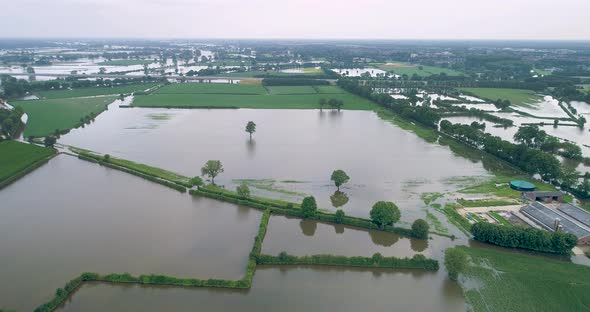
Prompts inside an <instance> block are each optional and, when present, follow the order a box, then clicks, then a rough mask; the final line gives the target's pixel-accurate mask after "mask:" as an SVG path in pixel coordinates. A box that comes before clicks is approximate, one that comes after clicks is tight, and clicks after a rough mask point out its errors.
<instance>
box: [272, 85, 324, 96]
mask: <svg viewBox="0 0 590 312" xmlns="http://www.w3.org/2000/svg"><path fill="white" fill-rule="evenodd" d="M266 88H267V90H268V91H269V93H270V94H271V95H289V94H316V93H317V91H316V90H315V89H314V88H313V87H311V86H273V87H266Z"/></svg>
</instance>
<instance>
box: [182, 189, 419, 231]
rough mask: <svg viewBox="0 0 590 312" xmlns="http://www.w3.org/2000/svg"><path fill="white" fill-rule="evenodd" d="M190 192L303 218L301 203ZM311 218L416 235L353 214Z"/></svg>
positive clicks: (320, 215) (229, 194) (404, 229)
mask: <svg viewBox="0 0 590 312" xmlns="http://www.w3.org/2000/svg"><path fill="white" fill-rule="evenodd" d="M189 193H190V194H191V195H200V196H205V197H209V198H213V199H217V200H221V201H226V202H230V203H233V204H237V205H243V206H249V207H252V208H256V209H261V210H266V209H267V208H270V209H271V211H272V213H276V214H282V215H286V216H292V217H298V218H303V215H302V213H301V210H300V209H299V204H294V203H287V202H284V203H279V202H277V201H272V200H268V201H265V200H264V199H261V198H241V197H239V196H238V195H237V194H234V193H233V192H230V191H227V190H218V191H215V190H211V189H209V188H207V187H199V189H198V190H190V191H189ZM309 219H315V220H319V221H322V222H329V223H337V224H344V225H350V226H355V227H359V228H363V229H369V230H379V231H385V232H391V233H396V234H399V235H403V236H407V237H415V235H414V233H413V232H412V230H411V229H406V228H400V227H394V226H385V227H383V228H381V227H379V226H378V225H377V224H375V223H373V222H372V221H371V220H368V219H363V218H357V217H351V216H344V217H343V218H342V221H341V222H338V221H337V219H336V215H335V214H333V213H325V212H319V211H318V212H316V214H315V216H313V217H310V218H309Z"/></svg>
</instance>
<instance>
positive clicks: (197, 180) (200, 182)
mask: <svg viewBox="0 0 590 312" xmlns="http://www.w3.org/2000/svg"><path fill="white" fill-rule="evenodd" d="M188 183H189V184H190V185H192V186H201V185H203V184H204V183H203V179H201V177H198V176H197V177H194V178H192V179H190V180H189V181H188Z"/></svg>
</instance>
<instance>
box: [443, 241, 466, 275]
mask: <svg viewBox="0 0 590 312" xmlns="http://www.w3.org/2000/svg"><path fill="white" fill-rule="evenodd" d="M445 267H446V268H447V272H448V273H449V278H450V279H452V280H454V281H456V280H457V279H458V278H459V273H461V272H463V271H464V270H465V268H466V267H467V254H466V253H465V252H464V251H463V250H461V249H458V248H448V249H447V250H445Z"/></svg>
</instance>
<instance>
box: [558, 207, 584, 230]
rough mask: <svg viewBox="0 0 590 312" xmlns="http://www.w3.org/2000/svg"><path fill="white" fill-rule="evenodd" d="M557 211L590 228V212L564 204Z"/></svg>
mask: <svg viewBox="0 0 590 312" xmlns="http://www.w3.org/2000/svg"><path fill="white" fill-rule="evenodd" d="M557 209H558V210H559V211H561V212H563V213H565V214H566V215H568V216H570V217H572V218H574V219H576V220H577V221H579V222H581V223H583V224H584V225H586V226H589V227H590V212H588V211H586V210H584V209H582V208H580V207H578V206H575V205H572V204H562V205H561V206H559V208H557Z"/></svg>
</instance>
